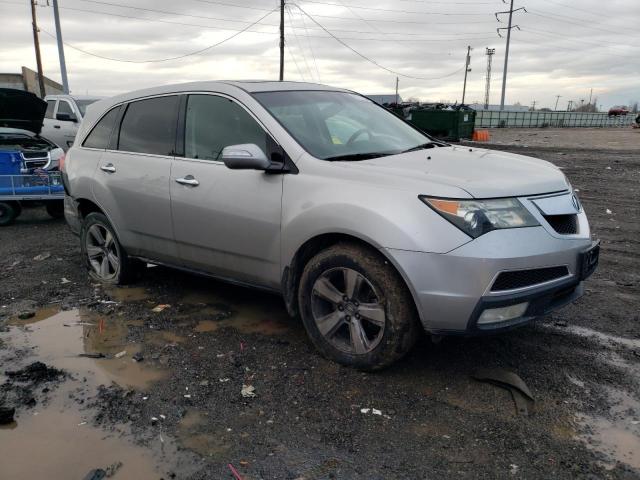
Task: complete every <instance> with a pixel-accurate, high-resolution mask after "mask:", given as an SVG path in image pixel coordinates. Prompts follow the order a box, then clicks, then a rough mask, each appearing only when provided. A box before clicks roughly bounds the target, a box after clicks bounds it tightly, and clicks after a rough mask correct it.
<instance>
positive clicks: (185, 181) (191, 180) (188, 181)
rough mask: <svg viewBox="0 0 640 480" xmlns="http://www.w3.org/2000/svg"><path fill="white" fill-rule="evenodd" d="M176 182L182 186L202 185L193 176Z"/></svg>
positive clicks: (178, 179)
mask: <svg viewBox="0 0 640 480" xmlns="http://www.w3.org/2000/svg"><path fill="white" fill-rule="evenodd" d="M176 182H178V183H179V184H180V185H190V186H192V187H197V186H198V185H200V182H199V181H198V180H196V179H195V178H194V176H193V175H187V176H185V177H182V178H176Z"/></svg>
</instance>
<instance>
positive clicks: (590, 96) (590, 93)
mask: <svg viewBox="0 0 640 480" xmlns="http://www.w3.org/2000/svg"><path fill="white" fill-rule="evenodd" d="M592 98H593V88H592V89H591V91H590V92H589V105H591V99H592Z"/></svg>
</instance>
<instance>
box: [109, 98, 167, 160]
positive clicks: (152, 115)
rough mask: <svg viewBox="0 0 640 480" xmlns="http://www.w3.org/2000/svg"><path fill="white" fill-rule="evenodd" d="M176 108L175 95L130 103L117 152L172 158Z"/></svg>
mask: <svg viewBox="0 0 640 480" xmlns="http://www.w3.org/2000/svg"><path fill="white" fill-rule="evenodd" d="M177 106H178V97H177V96H175V95H173V96H169V97H158V98H150V99H148V100H139V101H137V102H132V103H130V104H129V106H128V107H127V111H126V112H125V114H124V118H123V120H122V125H121V126H120V141H119V144H118V150H123V151H126V152H139V153H152V154H155V155H173V151H174V146H175V137H176V120H177Z"/></svg>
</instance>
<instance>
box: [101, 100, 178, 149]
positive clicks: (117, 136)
mask: <svg viewBox="0 0 640 480" xmlns="http://www.w3.org/2000/svg"><path fill="white" fill-rule="evenodd" d="M180 95H182V93H181V92H172V93H161V94H158V95H149V96H146V97H142V98H135V99H131V100H125V101H124V102H122V103H121V104H120V105H123V106H124V108H123V109H122V110H121V113H120V116H119V117H120V118H118V119H117V120H116V123H117V126H118V129H117V134H116V143H115V149H106V151H107V152H122V153H128V154H131V155H144V156H150V157H162V158H174V157H175V156H176V151H175V149H176V137H177V136H178V130H177V125H176V130H175V133H174V138H173V152H172V153H173V154H172V155H160V154H157V153H148V152H131V151H129V150H120V148H119V147H120V132H121V131H122V122H123V120H124V117H125V115H126V114H127V110H129V106H130V105H131V104H132V103H136V102H141V101H144V100H151V99H154V98H161V97H178V103H177V105H176V110H175V111H174V112H173V115H176V117H177V116H178V115H179V110H178V108H179V107H180V103H181V102H180ZM175 120H176V122H177V118H176V119H175ZM112 134H113V132H112ZM110 146H111V145H110Z"/></svg>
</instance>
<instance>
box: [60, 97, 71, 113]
mask: <svg viewBox="0 0 640 480" xmlns="http://www.w3.org/2000/svg"><path fill="white" fill-rule="evenodd" d="M58 113H64V114H66V115H73V110H72V109H71V105H69V102H67V101H66V100H60V101H59V102H58Z"/></svg>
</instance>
